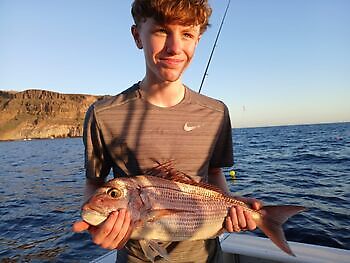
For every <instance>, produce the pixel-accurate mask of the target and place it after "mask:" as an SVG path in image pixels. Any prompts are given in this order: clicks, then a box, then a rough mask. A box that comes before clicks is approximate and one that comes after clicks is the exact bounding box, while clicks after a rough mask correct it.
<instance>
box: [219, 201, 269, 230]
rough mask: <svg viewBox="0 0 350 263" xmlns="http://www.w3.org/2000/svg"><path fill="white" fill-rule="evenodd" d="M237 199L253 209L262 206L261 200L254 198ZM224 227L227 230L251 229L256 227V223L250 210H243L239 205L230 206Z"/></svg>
mask: <svg viewBox="0 0 350 263" xmlns="http://www.w3.org/2000/svg"><path fill="white" fill-rule="evenodd" d="M238 199H239V200H240V201H243V202H245V203H246V204H248V205H250V207H251V208H252V209H254V210H259V209H260V208H261V207H262V206H263V204H262V202H260V201H258V200H256V199H254V198H244V197H240V198H238ZM225 228H226V230H227V231H228V232H240V231H241V230H250V231H253V230H254V229H255V228H256V223H255V221H254V220H253V218H252V216H251V213H250V212H248V211H244V210H243V208H242V207H241V206H232V207H231V208H230V209H229V211H228V215H227V217H226V219H225Z"/></svg>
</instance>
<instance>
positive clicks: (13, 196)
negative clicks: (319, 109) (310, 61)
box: [0, 123, 350, 262]
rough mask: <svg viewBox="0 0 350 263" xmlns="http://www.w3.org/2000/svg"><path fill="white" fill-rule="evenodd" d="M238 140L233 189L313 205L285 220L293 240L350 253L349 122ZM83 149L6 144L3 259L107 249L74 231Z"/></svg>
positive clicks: (72, 257)
mask: <svg viewBox="0 0 350 263" xmlns="http://www.w3.org/2000/svg"><path fill="white" fill-rule="evenodd" d="M233 142H234V155H235V164H234V166H233V170H234V171H235V174H236V178H235V179H234V178H232V177H231V176H230V175H229V171H230V169H226V170H225V175H226V178H227V181H228V183H229V186H230V189H231V191H232V192H234V193H236V194H239V195H244V196H250V197H255V198H258V199H260V200H262V201H263V202H264V203H266V204H295V205H303V206H306V207H307V208H308V210H307V211H306V212H303V213H301V214H298V215H296V216H294V217H292V218H291V219H290V220H289V221H287V223H286V224H285V225H284V229H285V233H286V237H287V239H288V240H290V241H297V242H303V243H310V244H317V245H324V246H330V247H335V248H343V249H348V250H350V223H349V222H350V123H337V124H317V125H297V126H279V127H265V128H241V129H234V130H233ZM83 152H84V147H83V143H82V139H81V138H74V139H54V140H32V141H11V142H1V143H0V167H1V170H0V211H1V213H0V219H1V221H0V262H89V261H90V260H92V259H94V258H96V257H98V256H100V255H102V254H104V253H106V252H107V250H104V249H101V248H99V247H97V246H96V245H94V244H93V243H92V242H91V241H90V239H89V235H88V234H87V233H81V234H77V233H73V232H72V231H71V227H72V223H73V222H74V221H76V220H78V219H79V217H80V215H79V213H80V206H81V201H82V193H83V188H84V165H83V162H84V160H83V159H84V158H83V157H84V156H83ZM245 234H248V233H245ZM253 234H255V235H259V236H260V235H262V234H261V232H259V231H258V230H257V231H255V232H254V233H253Z"/></svg>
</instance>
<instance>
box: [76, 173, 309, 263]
mask: <svg viewBox="0 0 350 263" xmlns="http://www.w3.org/2000/svg"><path fill="white" fill-rule="evenodd" d="M164 167H165V169H164ZM159 171H160V172H159ZM232 206H240V207H242V208H243V210H244V211H248V212H250V213H251V215H252V218H253V220H254V221H255V223H256V225H257V227H258V228H259V229H260V230H261V231H262V232H263V233H264V234H265V235H266V236H268V237H269V238H270V239H271V241H272V242H273V243H274V244H275V245H276V246H277V247H279V248H280V249H281V250H283V251H284V252H286V253H287V254H289V255H291V256H295V254H294V253H293V252H292V250H291V249H290V247H289V245H288V243H287V240H286V238H285V235H284V232H283V229H282V224H283V223H284V222H285V221H287V219H288V218H289V217H291V216H293V215H295V214H297V213H299V212H302V211H304V210H305V209H306V208H305V207H304V206H298V205H271V206H263V207H262V208H261V209H259V210H254V209H252V208H251V207H250V206H249V205H248V204H246V203H244V202H242V201H240V200H238V199H236V198H234V197H232V196H231V195H229V194H227V193H225V192H223V191H222V190H221V189H219V188H218V187H216V186H213V185H210V184H207V183H201V182H196V181H194V180H193V179H191V178H190V177H189V176H187V175H186V174H184V173H182V172H179V171H176V170H175V169H173V168H170V169H169V168H168V167H166V166H162V167H161V169H158V170H157V172H154V171H151V172H148V173H146V174H145V175H137V176H134V177H120V178H115V179H112V180H110V181H108V182H106V183H105V184H104V185H103V186H102V187H100V188H98V189H97V190H96V192H95V193H94V194H93V195H92V196H91V198H90V199H89V200H88V201H87V202H86V203H85V204H84V205H83V206H82V213H81V216H82V219H83V220H84V221H86V222H87V223H89V224H90V225H94V226H97V225H99V224H101V223H102V222H103V221H105V220H106V219H107V217H108V215H109V214H110V213H112V212H113V211H118V210H120V209H127V210H128V211H129V212H130V215H131V220H132V221H133V222H134V228H133V230H132V233H131V236H130V238H131V239H135V240H139V241H140V245H141V248H142V250H143V252H144V253H145V256H146V257H147V258H149V259H150V260H151V261H153V260H154V257H155V256H156V255H160V256H162V257H163V258H165V259H168V254H167V251H166V249H165V248H163V247H162V246H161V245H160V244H161V242H172V241H183V240H206V239H210V238H215V237H217V236H219V235H220V234H222V233H224V232H225V229H224V220H225V218H226V217H227V215H228V210H229V209H230V207H232ZM155 252H156V253H155Z"/></svg>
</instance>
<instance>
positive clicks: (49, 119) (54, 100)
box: [0, 89, 103, 141]
mask: <svg viewBox="0 0 350 263" xmlns="http://www.w3.org/2000/svg"><path fill="white" fill-rule="evenodd" d="M101 98H103V96H93V95H84V94H62V93H58V92H52V91H47V90H35V89H30V90H25V91H21V92H15V91H1V90H0V141H7V140H30V139H47V138H51V139H52V138H66V137H80V136H82V134H83V122H84V117H85V113H86V110H87V109H88V107H89V106H90V105H91V104H92V103H93V102H95V101H96V100H99V99H101Z"/></svg>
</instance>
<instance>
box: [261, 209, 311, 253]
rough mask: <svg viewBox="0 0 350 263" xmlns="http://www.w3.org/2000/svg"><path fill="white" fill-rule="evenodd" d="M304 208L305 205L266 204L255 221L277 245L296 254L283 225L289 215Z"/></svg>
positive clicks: (287, 251)
mask: <svg viewBox="0 0 350 263" xmlns="http://www.w3.org/2000/svg"><path fill="white" fill-rule="evenodd" d="M304 210H305V207H303V206H294V205H281V206H264V207H263V208H262V209H260V210H259V213H260V214H261V217H259V219H257V220H255V223H256V225H257V226H258V228H259V229H260V230H261V231H263V232H264V234H265V235H266V236H268V237H269V238H270V239H271V241H272V242H273V243H275V244H276V246H278V247H279V248H280V249H282V250H283V251H284V252H286V253H287V254H289V255H291V256H295V255H294V253H293V252H292V250H291V249H290V247H289V245H288V243H287V240H286V237H285V235H284V232H283V229H282V225H283V223H284V222H286V221H287V220H288V218H289V217H291V216H293V215H295V214H297V213H299V212H301V211H304Z"/></svg>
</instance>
